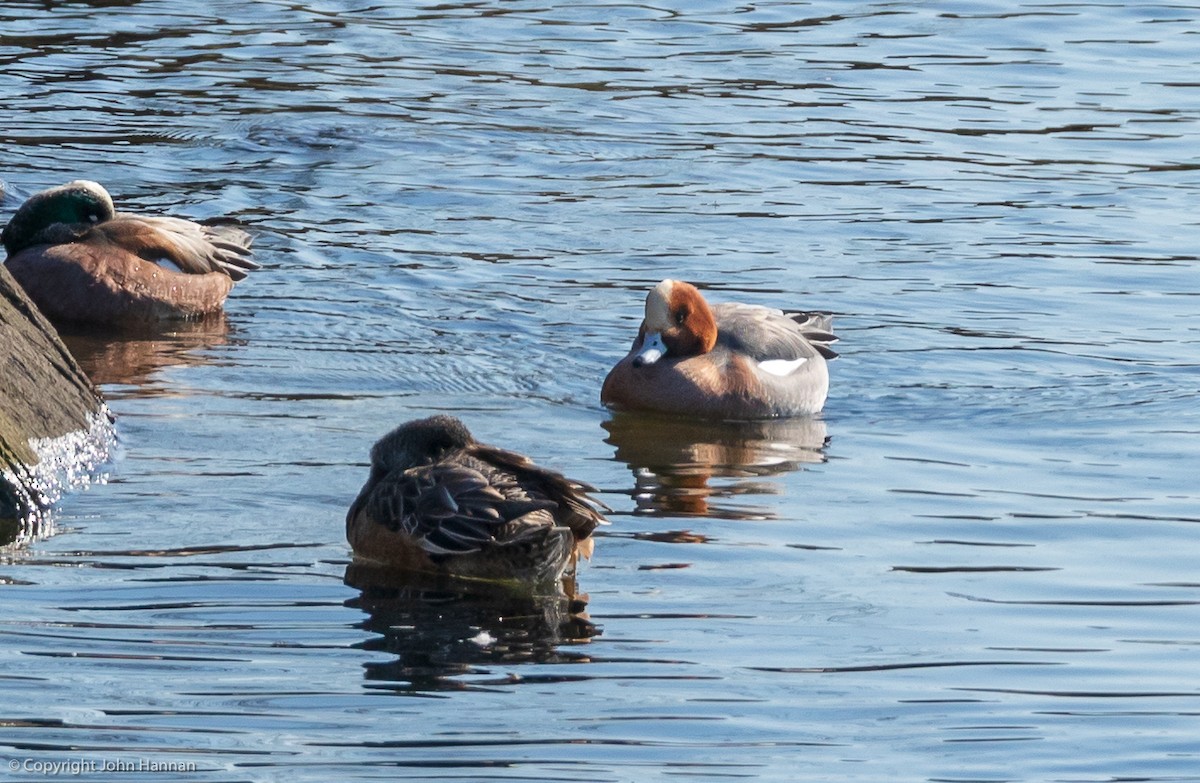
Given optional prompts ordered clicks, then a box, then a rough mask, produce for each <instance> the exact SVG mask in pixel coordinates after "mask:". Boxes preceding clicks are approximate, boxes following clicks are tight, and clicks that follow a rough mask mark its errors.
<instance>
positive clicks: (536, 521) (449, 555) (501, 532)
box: [346, 416, 605, 582]
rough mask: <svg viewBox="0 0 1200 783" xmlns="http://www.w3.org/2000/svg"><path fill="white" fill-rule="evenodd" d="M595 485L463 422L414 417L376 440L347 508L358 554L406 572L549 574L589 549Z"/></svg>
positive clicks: (500, 576) (492, 576) (535, 578)
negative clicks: (492, 441)
mask: <svg viewBox="0 0 1200 783" xmlns="http://www.w3.org/2000/svg"><path fill="white" fill-rule="evenodd" d="M589 491H594V490H593V489H592V488H591V487H589V486H587V485H585V484H583V483H580V482H577V481H572V480H570V479H568V478H565V477H564V476H563V475H562V474H560V473H556V472H554V471H551V470H547V469H545V468H541V467H538V466H537V465H535V464H534V463H533V462H532V461H530V460H529V458H528V457H525V456H523V455H521V454H517V453H515V452H512V451H507V450H505V449H500V448H497V447H495V446H488V445H485V444H482V443H479V442H477V441H476V440H475V439H474V438H473V437H472V436H471V433H470V432H469V431H468V430H467V428H466V427H465V426H464V425H463V423H462V422H461V421H459V420H458V419H456V418H454V417H452V416H433V417H430V418H427V419H418V420H415V421H410V422H408V423H407V424H403V425H401V426H400V427H398V428H396V429H395V430H393V431H392V432H390V433H388V434H387V435H385V436H384V437H383V438H381V439H380V440H379V442H378V443H376V444H375V445H374V447H373V448H372V449H371V474H370V477H369V478H368V479H367V483H366V484H365V485H364V486H363V488H362V491H360V492H359V493H358V497H357V498H356V499H355V500H354V503H353V504H352V505H351V506H350V511H349V513H347V515H346V537H347V538H348V539H349V541H350V546H351V547H352V548H353V549H354V554H355V555H356V557H358V558H361V559H364V560H368V561H374V562H376V563H379V564H381V565H384V566H389V567H392V568H395V569H398V570H401V571H409V572H418V573H424V574H434V575H443V576H457V577H466V578H475V579H489V580H519V581H522V582H548V581H551V580H555V579H558V578H559V577H561V576H562V575H563V574H564V573H567V572H570V571H572V570H573V569H574V565H575V563H576V562H577V559H578V557H579V556H580V555H582V556H583V557H585V558H587V557H590V556H591V552H592V546H593V542H594V539H592V538H591V535H592V531H594V530H595V529H596V527H597V526H598V525H601V524H605V519H604V517H603V516H602V515H601V514H600V513H599V511H597V507H598V506H602V504H600V503H599V502H597V501H595V500H593V499H591V498H590V497H589V496H588V495H587V492H589Z"/></svg>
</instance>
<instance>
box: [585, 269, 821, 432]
mask: <svg viewBox="0 0 1200 783" xmlns="http://www.w3.org/2000/svg"><path fill="white" fill-rule="evenodd" d="M830 329H831V319H830V317H829V316H827V315H820V314H812V313H785V312H783V311H782V310H775V309H772V308H769V307H761V306H759V305H748V304H735V303H729V302H726V303H721V304H714V305H711V306H710V305H709V304H708V302H707V301H705V299H704V297H703V296H702V295H701V293H700V292H699V291H698V290H697V289H696V287H695V286H694V285H691V284H690V283H685V282H682V281H679V280H663V281H662V282H661V283H659V284H658V285H656V286H655V287H654V288H653V289H651V291H650V293H649V294H648V295H647V296H646V315H645V319H644V320H643V321H642V325H641V329H640V330H639V331H638V336H637V339H635V340H634V341H633V347H632V348H631V349H630V351H629V353H628V354H627V355H626V356H625V358H623V359H621V361H619V362H617V365H616V366H615V367H613V368H612V370H611V371H610V372H609V374H608V377H607V378H605V379H604V385H603V387H602V388H601V391H600V400H601V401H602V402H603V403H604V404H605V405H608V406H610V407H614V408H624V409H632V410H644V411H657V412H659V413H672V414H679V415H685V416H695V417H704V418H719V419H763V418H773V417H778V416H802V415H806V414H812V413H817V412H818V411H820V410H821V408H822V407H823V406H824V404H825V397H826V395H827V394H828V391H829V371H828V369H827V368H826V366H825V360H826V359H832V358H834V357H835V356H837V354H836V353H834V352H833V351H832V350H830V348H829V346H828V343H831V342H833V341H835V340H836V339H837V338H836V337H834V335H833V334H832V333H831V331H830Z"/></svg>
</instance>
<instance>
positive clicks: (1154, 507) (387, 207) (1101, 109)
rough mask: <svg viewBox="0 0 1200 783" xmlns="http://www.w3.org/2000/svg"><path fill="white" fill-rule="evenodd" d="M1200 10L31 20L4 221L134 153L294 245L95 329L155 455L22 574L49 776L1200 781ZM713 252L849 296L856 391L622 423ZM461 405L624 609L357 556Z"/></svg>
mask: <svg viewBox="0 0 1200 783" xmlns="http://www.w3.org/2000/svg"><path fill="white" fill-rule="evenodd" d="M1198 43H1200V5H1196V4H1190V3H1173V4H1170V5H1167V4H1158V3H1107V4H1061V3H1053V4H1052V3H1016V4H1014V3H989V2H971V3H966V2H957V3H955V2H945V3H917V4H911V3H910V4H893V3H853V4H852V3H838V2H812V3H790V2H781V3H763V4H743V5H740V6H738V5H735V6H730V5H722V4H716V3H705V2H701V3H695V2H693V3H686V4H683V3H677V4H675V5H674V6H671V5H662V4H659V5H654V6H648V5H636V4H625V5H622V4H582V5H581V4H565V3H557V2H551V3H544V4H533V3H526V2H470V3H444V4H429V5H423V6H416V5H406V4H390V3H377V4H357V3H344V2H323V3H319V4H314V3H307V4H303V3H295V2H287V3H283V2H252V3H244V2H243V3H232V2H212V3H203V4H200V3H182V2H179V1H178V0H159V1H152V0H147V1H146V2H137V1H136V0H124V1H122V0H111V1H108V2H100V1H99V0H96V1H95V2H80V3H62V4H44V3H35V2H15V3H6V4H5V5H4V6H3V8H0V106H3V107H4V108H3V116H4V117H5V122H4V132H3V136H4V138H5V144H4V151H5V152H4V155H3V158H2V160H3V163H4V167H3V171H2V172H0V177H2V179H3V181H4V190H5V191H6V196H5V199H4V201H3V203H2V204H0V212H2V214H0V218H2V219H5V220H6V219H7V216H8V215H9V214H11V211H12V210H14V209H15V208H16V206H17V205H18V204H19V203H20V202H21V200H22V199H23V198H25V197H26V196H28V195H29V194H30V193H32V192H35V191H37V190H40V189H41V188H44V187H48V186H50V185H54V184H59V183H61V182H65V181H67V180H69V179H73V178H78V177H86V178H90V179H95V180H98V181H100V182H102V183H104V184H105V185H106V187H108V188H109V190H110V191H112V192H113V194H114V195H115V197H116V198H117V200H118V206H119V207H124V208H125V209H129V210H144V211H148V212H163V213H170V214H176V215H181V216H185V217H191V218H203V217H211V216H216V215H231V216H234V217H237V218H239V219H240V220H242V221H243V222H245V223H246V224H248V226H249V227H250V229H251V231H252V232H253V233H254V235H255V249H256V254H257V256H256V257H257V258H258V260H259V261H260V262H262V263H263V265H264V269H262V270H261V271H259V272H257V273H255V274H254V275H253V277H252V278H251V279H248V280H247V281H245V282H244V283H243V284H241V285H239V286H238V287H237V288H236V289H235V291H234V294H233V295H232V297H231V298H230V300H229V302H228V304H227V307H226V310H227V318H226V320H225V321H224V322H223V323H221V324H218V325H215V326H208V327H205V328H203V329H177V330H173V331H168V332H165V333H163V334H157V335H142V336H140V337H131V338H127V339H116V338H111V337H103V336H97V335H73V336H70V337H69V339H70V345H71V346H72V348H73V350H74V351H75V352H76V354H77V356H78V357H79V359H80V360H81V362H82V363H83V365H84V366H85V367H86V368H87V369H88V371H89V372H90V373H91V374H92V375H93V377H94V379H95V380H96V381H97V383H98V384H99V385H100V388H101V391H102V392H103V394H104V396H105V398H106V399H107V401H108V403H109V405H110V407H111V408H112V410H113V411H114V412H115V414H116V415H117V417H118V420H117V427H118V433H119V437H120V448H119V452H118V454H117V455H116V456H115V458H114V459H113V461H112V463H111V464H110V465H108V466H107V468H106V471H105V476H104V480H103V481H102V482H101V483H97V484H94V485H92V486H91V487H90V488H89V489H87V490H86V491H81V492H78V493H75V494H72V495H69V496H67V497H66V498H64V499H63V500H62V501H61V503H60V507H59V508H58V510H57V513H56V516H55V527H56V530H55V533H54V535H52V536H49V537H46V538H43V539H40V540H37V541H35V542H33V543H31V544H30V545H28V546H26V547H23V548H21V549H19V550H16V551H10V552H6V553H5V554H4V555H3V560H0V769H3V768H4V767H3V765H4V764H6V763H7V764H10V765H12V766H10V767H9V770H10V773H9V777H8V779H13V780H43V779H46V778H47V777H50V776H51V774H52V772H53V770H49V769H48V767H49V765H52V764H55V763H58V764H67V763H71V762H76V763H78V764H80V765H84V766H81V769H80V772H79V775H80V776H81V777H89V776H90V777H101V776H103V777H104V778H105V779H112V780H140V781H144V780H147V779H155V780H159V779H161V780H173V779H179V780H184V779H187V780H192V779H195V780H213V781H242V780H253V781H276V780H278V781H284V780H286V781H328V780H372V779H395V778H404V779H437V780H445V779H452V780H471V781H477V780H506V781H509V780H530V781H532V780H543V781H544V780H579V781H583V780H586V781H648V780H667V779H670V780H678V779H684V780H690V779H718V780H720V779H750V780H763V781H767V780H771V781H775V780H778V781H797V780H811V781H831V780H838V781H881V780H927V781H1000V780H1004V781H1070V782H1071V783H1078V782H1080V781H1089V782H1090V781H1111V780H1118V779H1141V780H1150V781H1195V780H1200V740H1197V737H1200V719H1198V716H1200V679H1198V673H1200V632H1198V631H1197V628H1200V580H1198V579H1197V577H1196V562H1197V557H1198V555H1200V545H1198V544H1197V537H1198V535H1200V526H1198V523H1200V502H1198V501H1200V492H1198V490H1197V482H1196V478H1195V476H1196V466H1197V465H1198V464H1200V438H1198V437H1197V436H1198V435H1200V413H1198V411H1200V406H1198V405H1197V400H1198V398H1200V347H1198V345H1200V325H1198V322H1197V319H1196V305H1197V301H1198V300H1197V298H1196V297H1197V296H1198V295H1200V284H1198V282H1197V281H1198V280H1200V278H1198V277H1197V270H1196V268H1197V245H1196V241H1195V237H1196V234H1197V231H1196V228H1197V223H1198V220H1197V218H1196V217H1195V215H1196V212H1195V205H1196V203H1197V196H1198V195H1200V156H1198V154H1197V150H1198V149H1200V125H1198V123H1197V120H1198V119H1200V80H1198V79H1197V76H1196V74H1197V72H1198V67H1200V54H1197V53H1198V52H1200V49H1198V47H1197V44H1198ZM664 277H677V278H683V279H687V280H690V281H692V282H695V283H697V284H699V285H701V286H702V287H704V288H705V290H706V293H707V294H708V296H709V298H710V299H712V300H714V301H721V300H740V301H748V302H757V303H762V304H768V305H774V306H780V307H789V308H807V309H821V310H826V311H829V312H832V313H833V314H834V316H835V326H836V329H837V332H838V334H839V335H840V337H841V342H839V343H838V345H837V346H836V347H837V349H838V351H839V353H840V354H841V357H840V358H839V359H838V360H836V361H835V362H834V363H833V364H832V365H831V375H832V386H831V395H830V399H829V402H828V404H827V406H826V409H825V412H824V413H823V415H822V416H821V417H819V418H818V419H816V420H803V421H799V422H791V423H778V424H774V425H771V426H764V427H757V428H729V427H682V426H662V427H661V428H655V429H647V428H648V427H649V426H650V425H648V424H645V423H640V424H635V425H629V424H628V423H626V422H624V421H622V420H621V419H614V418H612V416H611V415H610V414H609V413H607V412H606V411H605V410H604V409H603V408H602V407H601V406H600V405H599V402H598V390H599V384H600V381H601V379H602V378H603V376H604V373H605V372H606V371H607V369H608V367H610V366H611V365H612V364H613V363H614V362H615V361H616V360H617V359H618V358H619V357H620V356H621V355H623V354H624V352H625V350H626V349H627V348H628V345H629V342H630V341H631V340H632V338H633V336H634V333H635V332H636V329H637V324H638V321H639V319H640V315H641V303H642V299H643V297H644V294H645V291H646V290H647V289H648V288H649V287H650V286H651V285H653V284H654V283H655V282H657V281H658V280H660V279H662V278H664ZM433 411H445V412H450V413H453V414H455V415H458V416H460V417H462V418H463V419H464V420H465V421H466V422H467V424H468V425H469V426H470V427H471V428H472V430H473V431H474V432H475V434H476V435H477V436H478V437H479V438H480V439H481V440H485V441H488V442H492V443H497V444H502V445H504V446H506V447H509V448H513V449H517V450H520V451H523V452H526V453H528V454H530V455H532V456H533V457H534V458H536V459H537V460H538V461H539V462H541V463H543V464H546V465H548V466H550V467H553V468H555V469H558V470H561V471H564V472H565V473H567V474H568V475H571V476H573V477H576V478H579V479H582V480H584V481H587V482H589V483H592V484H594V485H596V486H597V487H599V488H600V489H601V493H600V496H601V497H602V499H603V500H604V501H605V502H606V503H608V504H609V505H610V506H612V507H613V508H614V513H613V514H612V515H611V519H612V525H611V526H610V527H608V528H605V529H604V531H603V533H604V534H603V536H602V537H601V538H600V539H599V541H598V545H597V551H596V556H595V558H594V559H593V561H592V562H591V563H590V564H588V565H586V566H585V567H584V568H583V569H582V570H581V572H580V574H579V577H578V583H579V584H578V587H579V590H580V591H581V593H586V599H587V607H586V616H579V615H577V614H572V613H571V611H570V609H571V608H572V607H564V606H562V605H558V604H552V603H541V602H538V603H533V602H526V603H521V602H517V603H516V604H514V603H512V602H511V601H506V600H501V599H496V600H467V599H455V598H454V597H452V596H450V597H448V596H443V595H429V594H420V593H418V592H415V591H414V592H407V593H406V592H398V593H395V594H383V595H379V594H375V593H372V592H369V591H368V592H363V591H360V590H359V589H357V588H355V587H351V586H348V585H347V584H346V583H345V579H346V576H347V574H346V571H347V565H348V564H349V562H350V558H349V550H348V547H347V545H346V543H345V539H344V531H343V517H344V513H345V509H346V508H347V506H348V505H349V503H350V501H351V500H352V499H353V497H354V495H355V493H356V492H357V490H358V488H359V486H360V485H361V483H362V481H363V480H364V479H365V477H366V464H367V452H368V449H369V447H370V444H371V443H372V442H373V441H374V440H375V438H377V437H378V436H379V435H381V434H382V433H383V432H385V431H386V430H387V429H389V428H390V427H392V426H394V425H395V424H397V423H399V422H401V421H404V420H406V419H409V418H413V417H416V416H421V415H427V414H428V413H430V412H433ZM86 764H92V765H93V768H94V769H93V770H88V769H86V768H85V765H86ZM105 764H107V765H108V767H109V768H108V769H107V771H105V770H104V765H105ZM138 764H142V765H143V767H144V766H145V765H148V764H158V765H160V767H159V768H158V769H156V770H154V771H153V772H148V771H146V770H145V769H142V770H140V771H139V770H138V769H136V766H137V765H138ZM172 765H173V766H172ZM130 767H133V768H132V769H130ZM168 767H169V768H168ZM53 774H55V775H57V774H67V773H65V772H62V773H53ZM148 775H149V777H148Z"/></svg>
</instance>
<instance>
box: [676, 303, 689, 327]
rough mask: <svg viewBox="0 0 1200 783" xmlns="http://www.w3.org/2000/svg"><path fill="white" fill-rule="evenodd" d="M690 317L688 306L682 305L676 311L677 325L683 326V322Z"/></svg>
mask: <svg viewBox="0 0 1200 783" xmlns="http://www.w3.org/2000/svg"><path fill="white" fill-rule="evenodd" d="M687 318H688V311H687V308H684V307H681V308H679V309H678V310H676V311H675V325H676V326H683V322H684V321H686V320H687Z"/></svg>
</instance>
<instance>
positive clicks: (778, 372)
mask: <svg viewBox="0 0 1200 783" xmlns="http://www.w3.org/2000/svg"><path fill="white" fill-rule="evenodd" d="M807 361H808V359H805V358H804V357H803V356H801V357H800V358H799V359H768V360H767V361H765V362H759V363H758V369H760V370H762V371H763V372H765V373H768V374H770V375H774V376H776V377H779V378H784V377H787V376H788V375H791V374H792V373H794V372H795V371H796V370H799V369H800V367H801V365H803V364H804V363H805V362H807Z"/></svg>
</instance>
